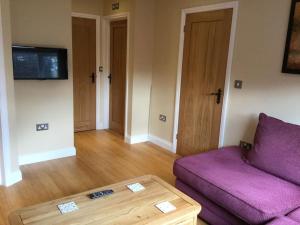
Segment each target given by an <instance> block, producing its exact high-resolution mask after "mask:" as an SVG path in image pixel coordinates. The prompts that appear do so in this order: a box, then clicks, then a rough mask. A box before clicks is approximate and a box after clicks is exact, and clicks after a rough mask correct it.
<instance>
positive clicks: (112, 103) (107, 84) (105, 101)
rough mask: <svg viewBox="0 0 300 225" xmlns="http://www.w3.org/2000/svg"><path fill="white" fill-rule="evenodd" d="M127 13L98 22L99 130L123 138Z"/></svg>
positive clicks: (126, 81)
mask: <svg viewBox="0 0 300 225" xmlns="http://www.w3.org/2000/svg"><path fill="white" fill-rule="evenodd" d="M129 24H130V23H129V14H128V13H124V14H117V15H112V16H107V17H104V18H103V19H102V66H103V72H102V76H101V83H102V86H101V87H102V90H101V96H102V97H101V99H102V102H101V108H102V111H101V112H102V115H103V129H109V130H112V131H113V132H115V133H118V134H120V135H122V136H123V137H124V139H125V140H126V137H127V117H128V114H127V112H128V74H129V72H128V64H129V33H130V32H129V31H130V29H129Z"/></svg>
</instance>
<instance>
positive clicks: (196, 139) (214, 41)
mask: <svg viewBox="0 0 300 225" xmlns="http://www.w3.org/2000/svg"><path fill="white" fill-rule="evenodd" d="M232 12H233V10H232V9H226V10H218V11H211V12H201V13H194V14H189V15H187V17H186V25H185V41H184V54H183V67H182V80H181V93H180V94H181V95H180V110H179V127H178V135H177V153H178V154H180V155H192V154H196V153H199V152H202V151H207V150H209V149H212V148H216V147H218V143H219V132H220V123H221V114H222V104H223V93H224V85H225V76H226V67H227V58H228V50H229V42H230V31H231V21H232Z"/></svg>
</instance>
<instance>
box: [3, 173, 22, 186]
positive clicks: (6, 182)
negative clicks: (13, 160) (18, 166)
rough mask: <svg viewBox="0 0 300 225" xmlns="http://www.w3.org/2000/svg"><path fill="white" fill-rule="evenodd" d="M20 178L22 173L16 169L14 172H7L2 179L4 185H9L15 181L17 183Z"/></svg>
mask: <svg viewBox="0 0 300 225" xmlns="http://www.w3.org/2000/svg"><path fill="white" fill-rule="evenodd" d="M21 180H22V173H21V171H20V170H17V171H15V172H12V173H9V174H8V175H7V176H6V178H5V179H4V181H3V184H4V185H5V186H6V187H9V186H11V185H13V184H15V183H18V182H19V181H21Z"/></svg>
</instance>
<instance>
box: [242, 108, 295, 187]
mask: <svg viewBox="0 0 300 225" xmlns="http://www.w3.org/2000/svg"><path fill="white" fill-rule="evenodd" d="M248 161H249V162H250V164H251V165H253V166H255V167H257V168H259V169H262V170H264V171H266V172H269V173H272V174H274V175H276V176H279V177H281V178H283V179H285V180H288V181H291V182H294V183H296V184H299V185H300V126H297V125H293V124H289V123H285V122H283V121H281V120H278V119H275V118H272V117H269V116H267V115H265V114H263V113H262V114H260V116H259V124H258V126H257V130H256V134H255V140H254V148H253V150H251V151H250V152H249V154H248Z"/></svg>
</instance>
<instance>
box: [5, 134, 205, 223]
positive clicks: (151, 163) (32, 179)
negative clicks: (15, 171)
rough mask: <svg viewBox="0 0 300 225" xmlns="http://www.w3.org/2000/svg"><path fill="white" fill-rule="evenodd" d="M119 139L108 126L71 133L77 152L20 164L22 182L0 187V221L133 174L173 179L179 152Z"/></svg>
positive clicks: (129, 177)
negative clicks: (108, 129)
mask: <svg viewBox="0 0 300 225" xmlns="http://www.w3.org/2000/svg"><path fill="white" fill-rule="evenodd" d="M123 139H124V138H123V137H122V136H120V135H116V134H114V133H112V132H108V131H87V132H80V133H76V134H75V146H76V149H77V156H76V157H68V158H63V159H57V160H51V161H47V162H42V163H35V164H31V165H25V166H22V167H21V171H22V175H23V180H22V181H21V182H19V183H17V184H15V185H13V186H11V187H8V188H7V187H3V186H0V201H1V204H0V224H1V225H8V215H9V214H10V213H11V212H12V211H15V210H17V209H18V208H23V207H27V206H31V205H35V204H39V203H43V202H47V201H51V200H55V199H58V198H62V197H65V196H69V195H73V194H77V193H80V192H83V191H87V190H90V189H95V188H98V187H102V186H106V185H110V184H113V183H117V182H120V181H123V180H127V179H132V178H134V177H137V176H143V175H146V174H153V175H156V176H159V177H160V178H162V179H163V180H165V181H166V182H168V183H169V184H171V185H174V184H175V177H174V176H173V173H172V168H173V163H174V160H175V159H177V158H179V156H177V155H175V154H173V153H170V152H168V151H166V150H165V149H162V148H160V147H158V146H156V145H154V144H151V143H141V144H135V145H129V144H126V143H125V142H124V140H123ZM199 223H200V224H201V225H202V224H203V222H200V221H199Z"/></svg>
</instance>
